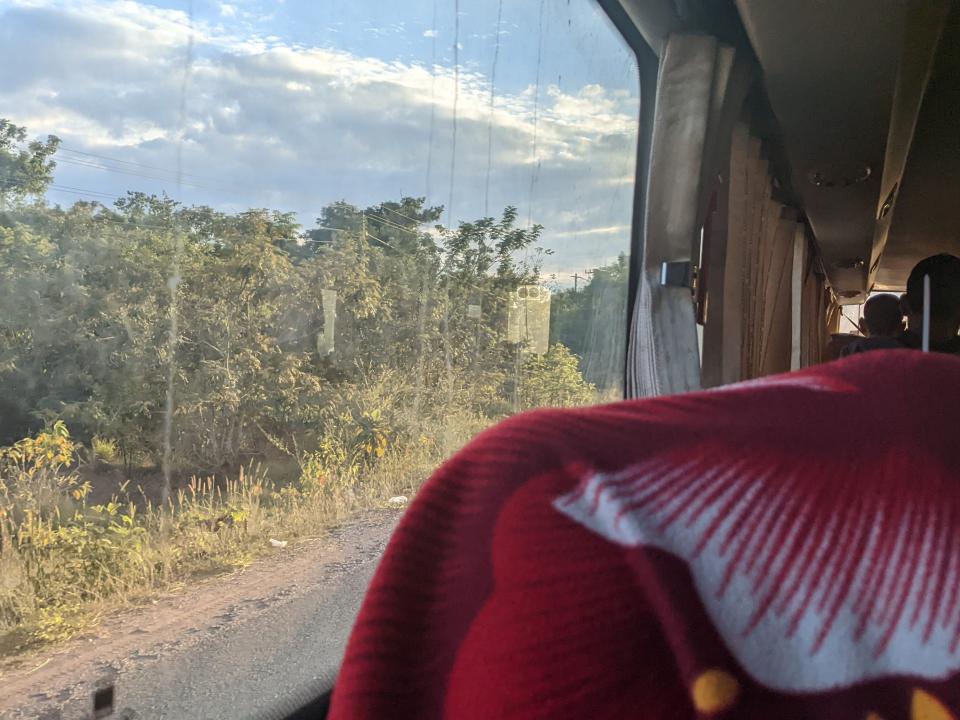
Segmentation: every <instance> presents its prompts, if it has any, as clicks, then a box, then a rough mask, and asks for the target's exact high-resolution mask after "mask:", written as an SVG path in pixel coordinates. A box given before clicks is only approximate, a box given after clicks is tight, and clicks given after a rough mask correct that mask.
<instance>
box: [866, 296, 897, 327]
mask: <svg viewBox="0 0 960 720" xmlns="http://www.w3.org/2000/svg"><path fill="white" fill-rule="evenodd" d="M902 331H903V311H902V310H901V309H900V298H898V297H897V296H896V295H887V294H883V295H874V296H873V297H872V298H870V299H869V300H867V302H866V303H864V305H863V317H862V318H860V332H862V333H863V334H864V335H866V336H867V337H895V336H896V335H898V334H899V333H900V332H902Z"/></svg>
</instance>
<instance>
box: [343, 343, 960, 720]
mask: <svg viewBox="0 0 960 720" xmlns="http://www.w3.org/2000/svg"><path fill="white" fill-rule="evenodd" d="M958 449H960V359H957V358H954V357H948V356H943V355H925V354H922V353H919V352H915V351H906V350H902V351H877V352H872V353H865V354H861V355H858V356H855V357H852V358H850V359H847V360H843V361H839V362H835V363H830V364H828V365H823V366H819V367H816V368H813V369H811V370H808V371H804V372H799V373H792V374H789V375H781V376H777V377H773V378H768V379H765V380H761V381H755V382H750V383H743V384H740V385H736V386H732V387H729V388H722V389H720V390H716V391H711V392H702V393H694V394H689V395H680V396H673V397H665V398H656V399H650V400H639V401H631V402H621V403H616V404H613V405H607V406H603V407H597V408H589V409H577V410H542V411H537V412H532V413H528V414H524V415H521V416H518V417H515V418H512V419H510V420H508V421H506V422H504V423H502V424H500V425H499V426H498V427H496V428H494V429H492V430H489V431H487V432H485V433H483V434H482V435H480V436H479V437H478V438H477V439H476V440H474V441H473V442H472V443H471V444H470V445H469V446H468V447H467V448H466V449H464V450H463V451H462V452H460V453H459V454H458V455H457V456H456V457H454V458H453V459H452V460H450V461H449V462H448V463H446V464H445V465H444V466H443V467H442V468H441V469H440V470H439V471H438V472H437V473H436V474H435V476H434V477H433V478H432V479H431V480H430V481H429V483H427V485H426V486H425V487H424V488H423V490H422V491H421V492H420V494H419V495H418V496H417V499H416V501H415V502H414V503H413V504H412V506H411V507H410V509H409V511H408V512H407V514H406V517H405V518H404V519H403V521H402V522H401V524H400V527H399V528H398V529H397V531H396V533H395V535H394V537H393V539H392V540H391V542H390V545H389V547H388V548H387V552H386V554H385V555H384V558H383V560H382V562H381V565H380V568H379V570H378V571H377V574H376V576H375V578H374V581H373V583H372V586H371V588H370V590H369V592H368V594H367V597H366V599H365V601H364V604H363V607H362V610H361V612H360V616H359V618H358V620H357V624H356V626H355V628H354V630H353V634H352V636H351V638H350V642H349V645H348V648H347V653H346V658H345V660H344V663H343V666H342V669H341V672H340V677H339V678H338V681H337V686H336V689H335V691H334V697H333V705H332V709H331V717H332V718H333V719H334V720H345V719H347V718H350V719H351V720H357V719H365V718H371V719H372V718H378V719H379V718H397V719H400V720H402V719H405V718H458V719H461V718H463V719H470V718H478V719H479V718H483V719H484V720H487V719H491V718H550V720H562V719H565V718H571V719H573V718H576V719H577V720H582V719H584V718H597V719H602V718H693V717H737V718H765V719H769V718H844V719H845V720H851V719H853V718H857V719H864V720H865V719H867V718H870V719H871V720H874V719H876V718H882V719H885V720H894V718H911V719H912V720H920V718H926V719H937V720H943V719H946V718H954V717H960V682H958V678H960V674H958V673H960V466H958V460H960V457H958Z"/></svg>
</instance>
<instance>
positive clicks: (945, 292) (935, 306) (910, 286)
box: [907, 253, 960, 318]
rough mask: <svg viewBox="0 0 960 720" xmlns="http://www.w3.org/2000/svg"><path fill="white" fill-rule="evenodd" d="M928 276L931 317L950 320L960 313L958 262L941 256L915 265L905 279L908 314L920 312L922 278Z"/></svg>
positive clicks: (946, 255) (921, 304)
mask: <svg viewBox="0 0 960 720" xmlns="http://www.w3.org/2000/svg"><path fill="white" fill-rule="evenodd" d="M924 275H929V276H930V317H932V318H951V317H955V316H956V315H957V314H958V313H960V258H958V257H957V256H956V255H949V254H947V253H941V254H940V255H931V256H930V257H928V258H926V259H924V260H921V261H920V262H918V263H917V264H916V266H915V267H914V268H913V270H912V271H911V272H910V277H909V278H908V279H907V305H909V306H910V312H912V313H921V312H923V276H924Z"/></svg>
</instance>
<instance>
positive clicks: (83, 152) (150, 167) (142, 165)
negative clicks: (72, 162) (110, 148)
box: [60, 145, 211, 180]
mask: <svg viewBox="0 0 960 720" xmlns="http://www.w3.org/2000/svg"><path fill="white" fill-rule="evenodd" d="M60 150H65V151H66V152H70V153H75V154H77V155H86V156H87V157H92V158H97V159H100V160H108V161H110V162H115V163H120V164H121V165H132V166H133V167H139V168H145V169H147V170H157V171H159V172H165V173H170V174H171V175H176V174H177V171H176V170H171V169H169V168H163V167H159V166H157V165H147V164H145V163H138V162H134V161H133V160H121V159H120V158H116V157H111V156H110V155H100V154H99V153H92V152H88V151H86V150H75V149H74V148H69V147H66V146H63V145H61V146H60ZM181 174H182V175H183V176H184V177H195V178H197V179H198V180H209V179H211V178H208V177H204V176H202V175H196V174H194V173H187V172H185V173H181Z"/></svg>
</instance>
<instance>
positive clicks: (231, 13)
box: [220, 3, 237, 18]
mask: <svg viewBox="0 0 960 720" xmlns="http://www.w3.org/2000/svg"><path fill="white" fill-rule="evenodd" d="M220 14H221V15H222V16H223V17H228V18H232V17H236V16H237V9H236V8H235V7H234V6H233V5H230V4H229V3H220Z"/></svg>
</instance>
